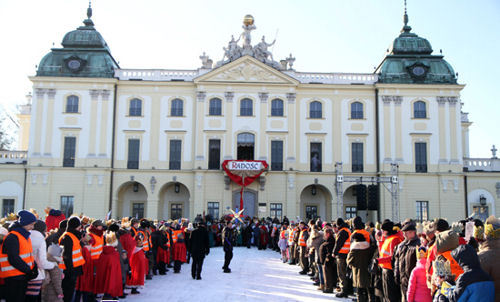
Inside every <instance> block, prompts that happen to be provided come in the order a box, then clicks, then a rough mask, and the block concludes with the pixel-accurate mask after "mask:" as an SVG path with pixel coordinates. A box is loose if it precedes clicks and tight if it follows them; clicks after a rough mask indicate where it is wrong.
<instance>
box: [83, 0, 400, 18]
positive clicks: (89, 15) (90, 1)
mask: <svg viewBox="0 0 500 302" xmlns="http://www.w3.org/2000/svg"><path fill="white" fill-rule="evenodd" d="M405 3H406V0H405ZM405 5H406V4H405ZM405 10H406V9H405ZM87 18H89V19H90V18H92V0H89V8H87Z"/></svg>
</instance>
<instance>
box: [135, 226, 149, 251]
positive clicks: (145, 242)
mask: <svg viewBox="0 0 500 302" xmlns="http://www.w3.org/2000/svg"><path fill="white" fill-rule="evenodd" d="M137 233H139V234H142V237H143V238H144V239H143V240H142V250H143V251H145V252H148V251H149V243H148V242H149V239H148V237H146V234H145V233H144V232H143V231H137Z"/></svg>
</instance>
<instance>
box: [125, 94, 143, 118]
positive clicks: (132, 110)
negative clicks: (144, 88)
mask: <svg viewBox="0 0 500 302" xmlns="http://www.w3.org/2000/svg"><path fill="white" fill-rule="evenodd" d="M133 104H139V106H133ZM128 116H142V100H141V99H138V98H133V99H131V100H130V102H129V107H128Z"/></svg>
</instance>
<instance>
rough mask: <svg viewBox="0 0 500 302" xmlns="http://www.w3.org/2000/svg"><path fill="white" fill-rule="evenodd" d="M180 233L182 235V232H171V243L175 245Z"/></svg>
mask: <svg viewBox="0 0 500 302" xmlns="http://www.w3.org/2000/svg"><path fill="white" fill-rule="evenodd" d="M180 233H182V230H177V231H173V232H172V241H173V242H174V243H177V238H178V237H179V234H180Z"/></svg>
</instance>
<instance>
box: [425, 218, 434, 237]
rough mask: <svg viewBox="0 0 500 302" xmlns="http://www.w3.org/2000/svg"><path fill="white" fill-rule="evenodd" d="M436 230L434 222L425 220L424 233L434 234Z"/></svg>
mask: <svg viewBox="0 0 500 302" xmlns="http://www.w3.org/2000/svg"><path fill="white" fill-rule="evenodd" d="M435 231H436V224H435V223H434V222H433V221H427V222H425V223H424V233H425V235H427V236H429V235H430V234H434V232H435Z"/></svg>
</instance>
